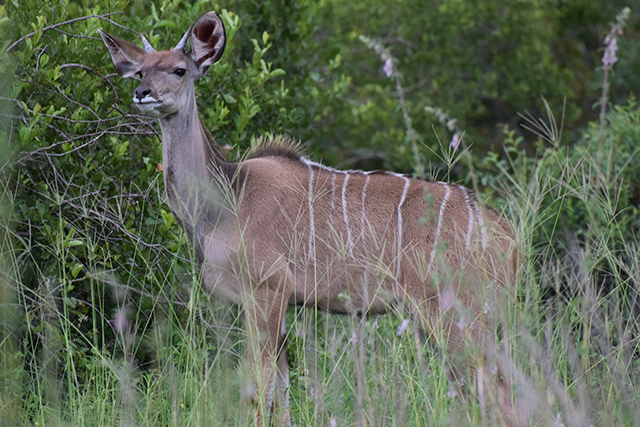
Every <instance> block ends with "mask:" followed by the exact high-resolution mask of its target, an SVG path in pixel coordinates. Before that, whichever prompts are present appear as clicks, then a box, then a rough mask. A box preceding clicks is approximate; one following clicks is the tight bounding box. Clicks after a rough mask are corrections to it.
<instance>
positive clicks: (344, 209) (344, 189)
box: [342, 173, 353, 256]
mask: <svg viewBox="0 0 640 427" xmlns="http://www.w3.org/2000/svg"><path fill="white" fill-rule="evenodd" d="M349 176H350V175H349V174H348V173H345V175H344V181H343V182H342V214H343V215H344V225H345V227H347V243H348V244H349V253H350V254H351V256H353V241H352V240H351V228H349V216H348V215H347V182H348V181H349Z"/></svg>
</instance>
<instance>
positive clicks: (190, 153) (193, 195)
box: [160, 89, 230, 250]
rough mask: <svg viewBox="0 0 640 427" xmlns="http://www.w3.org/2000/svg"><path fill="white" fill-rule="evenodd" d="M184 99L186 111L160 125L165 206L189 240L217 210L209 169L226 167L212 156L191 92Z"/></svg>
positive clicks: (167, 118) (227, 166)
mask: <svg viewBox="0 0 640 427" xmlns="http://www.w3.org/2000/svg"><path fill="white" fill-rule="evenodd" d="M188 98H189V99H188V102H187V103H186V105H188V106H190V108H183V110H182V111H180V112H178V113H175V114H173V115H170V116H167V117H163V118H161V119H160V126H161V128H162V140H163V141H162V156H163V170H164V183H165V189H166V192H167V199H168V202H169V207H170V208H171V211H172V212H173V214H174V215H175V216H176V218H177V219H178V222H179V223H180V225H181V226H182V227H183V228H184V229H185V231H186V232H187V234H188V235H189V236H190V238H191V240H192V241H193V240H195V239H196V238H197V237H198V236H199V235H200V236H201V235H203V234H204V233H206V232H207V231H208V230H207V229H206V227H207V225H208V222H207V221H210V220H211V218H210V216H211V215H212V214H215V211H218V210H219V209H217V207H216V206H215V204H216V203H215V200H216V199H219V194H216V193H217V192H218V190H217V185H216V179H215V176H214V175H213V172H212V170H215V169H219V170H229V169H230V168H229V165H230V164H228V163H226V162H225V161H223V160H222V158H221V157H220V156H219V155H216V154H215V152H214V149H213V148H212V147H211V144H210V143H209V141H208V139H207V137H206V134H205V131H204V129H203V127H202V124H201V122H200V118H199V116H198V109H197V107H196V101H195V95H194V93H193V89H192V90H191V93H189V94H188ZM194 243H195V242H194ZM196 247H197V244H196ZM196 250H197V248H196Z"/></svg>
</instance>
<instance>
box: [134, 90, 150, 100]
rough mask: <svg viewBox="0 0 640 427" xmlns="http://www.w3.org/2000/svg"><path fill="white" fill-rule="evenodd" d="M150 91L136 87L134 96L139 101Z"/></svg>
mask: <svg viewBox="0 0 640 427" xmlns="http://www.w3.org/2000/svg"><path fill="white" fill-rule="evenodd" d="M150 93H151V89H147V88H138V89H136V91H135V95H136V98H137V99H139V100H141V101H142V100H143V99H144V98H145V97H147V96H148V95H149V94H150Z"/></svg>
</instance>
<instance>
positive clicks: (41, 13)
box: [0, 0, 640, 426]
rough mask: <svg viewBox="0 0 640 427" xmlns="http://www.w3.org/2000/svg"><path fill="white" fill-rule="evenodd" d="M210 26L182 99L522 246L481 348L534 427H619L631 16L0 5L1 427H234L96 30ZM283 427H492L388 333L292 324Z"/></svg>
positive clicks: (283, 4)
mask: <svg viewBox="0 0 640 427" xmlns="http://www.w3.org/2000/svg"><path fill="white" fill-rule="evenodd" d="M209 10H216V11H218V12H219V13H220V14H221V16H222V18H223V20H224V22H225V26H226V29H227V37H228V42H227V49H226V51H225V54H224V56H223V58H222V60H221V61H220V62H219V63H218V64H216V66H214V67H212V69H211V70H210V72H209V75H208V77H206V78H204V79H202V80H201V81H200V82H199V83H198V87H197V89H196V90H197V93H198V94H199V100H198V101H199V107H200V112H201V116H202V118H203V120H204V123H205V124H206V125H207V126H208V127H209V129H210V130H211V132H212V133H213V135H214V136H215V137H216V139H217V141H218V143H220V144H227V145H229V146H231V147H232V150H231V152H230V157H232V158H239V157H240V156H241V155H242V153H243V152H245V151H246V149H247V148H248V147H250V146H251V145H252V144H253V143H254V142H255V138H256V137H257V136H259V135H260V134H265V133H270V132H275V133H286V134H290V135H292V136H293V137H295V138H297V139H299V140H300V141H301V142H302V144H303V145H304V146H305V147H306V149H307V151H308V153H309V155H310V156H311V157H312V158H313V159H315V160H321V161H323V162H324V163H325V164H328V165H331V166H334V167H338V168H360V169H373V168H385V169H391V170H395V171H399V172H405V173H414V174H416V175H417V176H424V177H427V178H437V179H444V180H450V181H455V182H460V183H462V184H464V185H467V186H469V187H472V188H474V189H475V190H476V191H477V192H478V194H479V197H480V198H481V199H482V200H485V201H488V202H489V203H490V204H491V205H493V206H495V207H498V208H500V209H501V210H502V211H503V212H504V215H505V216H507V217H509V218H510V219H511V220H512V221H513V223H514V224H515V227H516V229H517V232H518V237H519V240H520V241H521V245H522V248H523V265H522V277H521V279H520V283H518V284H517V285H518V297H517V300H516V301H514V303H513V304H512V305H510V306H509V307H504V309H503V310H502V312H501V313H502V314H501V316H502V317H501V325H500V326H501V331H502V332H501V335H500V336H499V338H500V340H499V341H497V343H496V349H497V351H498V352H499V354H500V355H501V357H502V358H503V359H504V361H507V362H508V363H509V364H510V366H512V368H513V372H514V375H515V376H516V377H517V378H518V382H517V386H516V394H517V395H518V396H520V397H521V398H522V399H523V400H524V401H526V402H527V408H526V409H527V411H528V417H529V421H530V422H531V423H540V424H542V425H558V426H559V425H633V424H634V423H637V420H638V419H640V390H639V389H638V387H640V381H639V374H640V359H639V357H640V348H639V345H638V337H639V335H638V334H639V332H640V328H639V323H638V319H639V318H638V316H639V315H640V302H639V301H638V290H639V285H640V255H639V246H638V240H637V236H638V232H639V231H640V217H639V207H640V172H639V171H640V154H639V153H638V152H639V150H640V148H639V147H640V145H639V142H640V111H639V109H638V104H637V100H636V94H637V93H638V92H639V91H640V74H638V72H637V70H638V69H640V55H639V50H640V32H638V28H640V27H639V26H638V17H639V14H638V12H640V5H639V3H638V2H637V1H636V2H630V1H622V0H612V1H608V2H598V1H584V0H565V1H552V0H518V1H515V0H478V1H470V0H441V1H431V0H398V1H388V0H367V1H366V2H364V1H363V2H354V1H345V0H322V1H311V0H297V1H294V0H272V1H246V0H245V1H240V0H229V1H227V2H224V3H221V2H218V1H209V0H201V1H196V2H195V3H189V2H184V1H181V0H154V1H148V0H145V1H142V0H130V1H124V0H114V1H107V0H104V1H89V0H86V1H71V0H52V1H49V2H42V1H37V0H22V1H19V0H7V1H6V2H4V3H3V4H2V5H0V33H1V34H2V36H1V37H0V76H1V77H0V117H1V118H2V121H1V122H0V173H1V178H2V179H1V180H0V183H1V186H0V200H1V203H0V207H1V210H0V214H1V215H0V220H1V226H0V264H1V266H0V424H2V425H7V426H9V425H11V426H18V425H25V426H26V425H29V426H33V425H36V426H43V425H55V426H57V425H88V426H95V425H103V426H106V425H154V426H155V425H246V424H247V423H248V420H249V419H250V411H249V410H248V409H247V408H246V407H243V406H242V405H241V404H240V398H239V388H240V383H241V378H240V377H241V375H239V372H238V366H239V365H238V361H239V360H240V358H241V354H242V352H243V348H244V341H243V334H242V333H241V328H242V323H241V322H239V321H238V311H237V308H235V307H230V306H228V305H226V304H223V303H220V302H218V301H212V300H209V299H208V297H207V295H205V294H204V293H202V292H201V291H200V288H199V283H198V280H197V272H196V271H195V266H194V264H193V262H192V259H193V257H192V254H191V250H190V247H189V245H188V244H187V243H186V240H185V236H184V234H183V232H182V230H181V229H180V228H179V227H178V226H177V224H176V222H175V220H174V218H173V216H172V215H171V213H170V212H169V209H168V207H167V205H166V199H165V196H164V190H163V182H162V174H161V172H160V171H159V167H158V165H159V164H160V163H161V161H162V154H161V139H160V133H159V126H158V123H157V122H156V121H155V120H153V119H151V118H149V117H145V116H143V115H140V114H139V113H138V111H136V109H135V107H133V106H132V105H131V102H130V94H131V92H132V90H133V88H134V86H135V82H133V81H131V80H129V81H125V80H123V79H120V78H118V77H117V76H116V75H115V72H114V69H113V66H112V64H111V61H110V59H109V57H108V54H107V52H106V49H105V47H104V46H103V44H102V42H101V41H100V39H99V36H98V29H104V30H105V31H107V32H109V33H111V34H115V35H117V36H120V37H122V38H126V39H129V40H132V41H137V38H138V36H137V34H136V31H141V32H142V33H144V35H145V36H146V37H147V39H149V41H150V42H151V43H152V44H153V45H154V46H155V47H156V48H168V47H170V46H173V45H175V43H176V42H177V41H178V40H179V39H180V37H181V36H182V35H183V33H184V32H185V31H186V30H187V29H188V28H189V26H190V25H191V23H193V21H194V20H195V19H196V18H197V17H198V16H200V15H201V14H202V13H205V12H207V11H209ZM289 317H290V319H289V320H290V321H289V322H288V324H289V325H291V326H290V331H289V341H290V344H289V347H288V350H287V351H288V353H289V359H290V360H292V365H293V367H292V387H291V396H292V413H293V417H294V422H295V424H298V425H394V426H395V425H398V426H404V425H411V426H413V425H451V424H453V425H459V424H470V425H478V424H484V425H489V424H491V423H493V422H499V420H497V421H496V420H495V419H492V418H491V417H490V416H488V415H487V412H488V410H487V408H486V406H490V405H492V404H493V403H495V397H492V396H488V397H486V398H482V399H480V400H479V401H478V400H475V401H474V402H464V401H461V400H460V399H456V398H454V397H452V396H450V395H448V394H447V382H446V378H445V375H444V370H443V369H442V366H443V363H444V361H443V360H442V357H441V355H438V353H437V352H433V351H431V350H429V349H427V348H423V347H422V346H421V345H418V344H417V343H419V340H418V339H417V338H416V336H415V335H416V334H412V333H410V330H411V328H409V329H408V330H405V332H403V330H402V329H403V328H400V326H402V325H406V323H405V322H403V320H404V319H403V315H402V313H392V314H391V315H389V316H385V317H380V318H358V317H353V316H346V317H340V316H327V315H324V314H322V313H318V312H315V311H313V310H306V311H294V310H292V311H291V313H290V314H289Z"/></svg>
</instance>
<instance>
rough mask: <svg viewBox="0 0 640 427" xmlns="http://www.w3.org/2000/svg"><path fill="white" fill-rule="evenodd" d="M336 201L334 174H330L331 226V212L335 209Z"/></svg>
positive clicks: (331, 219) (331, 218)
mask: <svg viewBox="0 0 640 427" xmlns="http://www.w3.org/2000/svg"><path fill="white" fill-rule="evenodd" d="M335 200H336V174H335V173H332V174H331V209H330V210H329V223H330V224H331V225H333V210H334V209H335V206H336V204H335Z"/></svg>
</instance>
